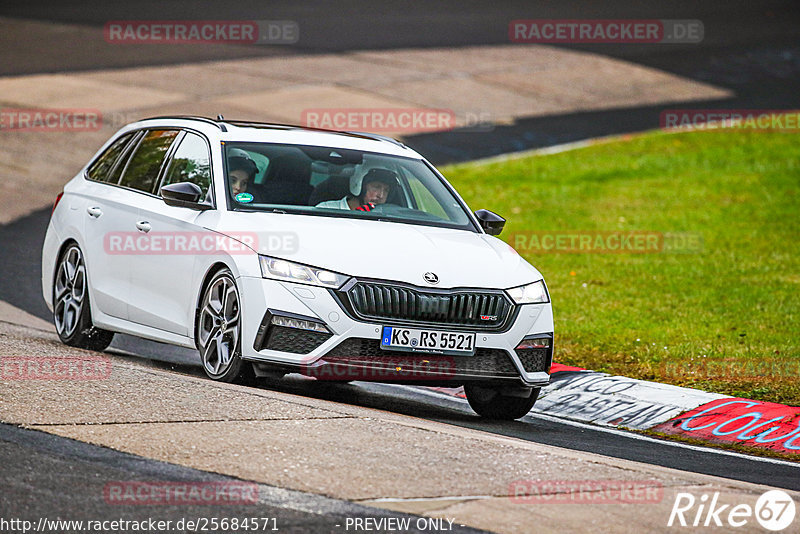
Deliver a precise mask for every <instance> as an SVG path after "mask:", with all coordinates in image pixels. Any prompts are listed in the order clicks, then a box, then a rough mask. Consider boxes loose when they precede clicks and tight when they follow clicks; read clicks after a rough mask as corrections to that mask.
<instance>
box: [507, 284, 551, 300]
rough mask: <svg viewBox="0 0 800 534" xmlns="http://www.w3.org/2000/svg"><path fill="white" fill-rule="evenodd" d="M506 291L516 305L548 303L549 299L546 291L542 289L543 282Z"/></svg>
mask: <svg viewBox="0 0 800 534" xmlns="http://www.w3.org/2000/svg"><path fill="white" fill-rule="evenodd" d="M506 291H507V292H508V295H509V296H510V297H511V298H512V299H513V300H514V302H516V303H517V304H536V303H541V302H550V297H549V296H547V290H546V289H545V288H544V280H539V281H538V282H534V283H532V284H528V285H526V286H520V287H514V288H511V289H507V290H506Z"/></svg>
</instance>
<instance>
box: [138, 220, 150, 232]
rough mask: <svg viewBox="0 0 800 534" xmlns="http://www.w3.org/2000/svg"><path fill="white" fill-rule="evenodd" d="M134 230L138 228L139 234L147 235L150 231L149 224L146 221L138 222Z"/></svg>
mask: <svg viewBox="0 0 800 534" xmlns="http://www.w3.org/2000/svg"><path fill="white" fill-rule="evenodd" d="M136 228H138V229H139V231H140V232H144V233H147V232H149V231H150V223H149V222H147V221H139V222H137V223H136Z"/></svg>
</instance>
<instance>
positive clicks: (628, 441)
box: [0, 0, 800, 531]
mask: <svg viewBox="0 0 800 534" xmlns="http://www.w3.org/2000/svg"><path fill="white" fill-rule="evenodd" d="M333 6H335V9H333ZM799 15H800V7H798V5H797V3H796V2H792V1H764V2H751V1H747V0H734V1H729V2H721V1H715V2H702V3H695V2H687V1H682V2H671V3H669V4H667V3H664V2H662V1H654V0H647V1H643V2H637V3H635V5H633V4H632V3H624V2H611V3H608V2H606V3H601V4H597V3H588V2H587V3H579V2H574V1H572V2H560V3H557V4H554V3H543V2H529V1H524V2H522V1H518V2H502V3H500V2H493V3H486V2H477V1H472V2H470V1H458V2H455V1H441V2H425V3H411V2H400V1H398V2H391V3H377V2H368V1H364V0H360V1H351V2H337V3H336V4H331V3H328V2H324V1H322V0H319V1H314V2H305V3H302V4H300V3H295V2H289V1H274V2H269V3H265V2H257V1H255V0H248V1H243V2H237V3H236V4H235V5H232V4H230V3H225V4H222V3H218V2H212V1H211V0H203V1H199V2H191V3H190V2H185V1H179V2H164V1H155V0H153V1H147V2H142V1H138V2H131V1H125V2H123V1H103V2H98V1H94V2H65V1H29V2H10V1H6V0H0V16H3V17H10V18H19V19H27V20H35V21H40V22H57V23H69V24H80V25H88V26H91V27H94V28H99V27H102V26H103V24H105V22H106V21H108V20H179V19H191V20H196V19H205V20H213V19H219V20H235V19H245V20H279V19H284V20H294V21H296V22H298V24H299V26H300V28H301V40H300V42H299V43H298V44H297V45H296V46H291V47H274V46H273V47H264V46H261V47H259V46H250V47H226V46H174V47H158V46H156V47H153V46H136V47H128V48H125V47H121V48H114V47H100V48H98V47H97V43H92V42H84V41H70V42H64V41H63V38H61V37H59V32H58V31H54V32H52V33H44V34H42V35H29V36H24V38H20V36H19V35H13V32H11V34H8V35H6V36H5V37H4V36H0V50H1V51H0V59H1V61H0V75H19V74H32V73H40V72H54V71H79V70H94V69H107V68H122V67H131V66H143V65H164V64H175V63H184V62H197V61H204V60H216V59H232V58H242V57H259V56H264V55H282V54H283V55H294V54H316V53H327V52H346V51H349V50H363V49H389V48H405V47H439V46H466V45H481V44H504V43H508V33H507V32H508V23H509V21H511V20H514V19H526V18H540V19H545V18H570V19H574V18H582V19H587V18H602V19H612V18H620V19H636V18H667V19H699V20H701V21H703V23H704V27H705V39H704V40H703V42H702V43H700V44H696V45H571V46H569V48H573V49H580V50H586V51H591V52H594V53H600V54H605V55H608V56H611V57H616V58H620V59H624V60H626V61H631V62H634V63H638V64H641V65H644V66H648V67H653V68H658V69H661V70H664V71H667V72H671V73H674V74H678V75H681V76H685V77H687V78H691V79H694V80H697V81H701V82H705V83H712V84H715V85H718V86H720V87H723V88H728V89H731V90H732V91H733V92H734V95H735V96H734V97H732V98H730V99H726V100H724V101H716V102H703V103H700V104H692V105H681V103H680V102H676V103H675V106H673V107H682V108H697V107H703V108H728V109H731V108H745V109H793V108H794V109H796V108H798V107H800V45H798V43H800V16H799ZM60 39H61V40H60ZM664 107H667V106H665V105H659V106H653V107H641V108H624V109H614V110H605V111H595V112H578V113H573V114H562V115H553V116H547V117H531V118H521V119H519V120H517V121H516V122H515V123H514V124H510V125H503V126H495V127H493V128H491V129H488V130H487V131H482V132H462V131H453V132H446V133H440V134H425V135H417V136H413V137H409V138H407V139H406V141H407V143H408V144H409V145H410V146H412V147H413V148H415V149H416V150H418V151H420V152H421V153H423V154H424V155H425V156H426V157H428V158H429V159H430V160H431V161H433V162H434V163H436V164H439V163H444V162H451V161H465V160H470V159H475V158H478V157H484V156H491V155H495V154H501V153H506V152H510V151H517V150H524V149H528V148H536V147H544V146H551V145H554V144H558V143H563V142H568V141H575V140H580V139H586V138H591V137H596V136H603V135H609V134H616V133H626V132H632V131H639V130H643V129H649V128H652V127H653V125H654V124H658V114H659V112H660V110H662V109H664ZM48 218H49V210H40V211H37V212H34V213H32V214H31V215H29V216H26V217H24V218H22V219H19V220H17V221H14V222H12V223H10V224H8V225H4V226H0V258H3V263H4V273H3V274H4V276H3V280H2V281H0V300H4V301H6V302H9V303H10V304H12V305H14V306H16V307H18V308H21V309H23V310H25V311H27V312H29V313H31V314H33V315H35V316H38V317H41V318H43V319H46V320H50V315H49V312H48V311H47V309H46V308H45V306H44V302H43V301H42V298H41V290H40V281H39V276H40V274H39V273H40V261H41V260H40V251H41V243H42V240H43V237H44V230H45V227H46V225H47V221H48ZM114 347H116V349H118V350H119V349H121V350H124V351H126V352H128V353H133V354H136V355H139V356H142V357H148V358H153V359H156V360H160V361H163V362H164V363H163V364H162V365H163V366H164V367H166V368H171V369H174V370H175V371H178V372H182V373H187V374H200V373H201V372H202V371H201V370H200V369H199V367H197V366H196V365H192V364H193V363H194V364H196V362H197V361H198V360H197V357H196V356H195V355H194V354H193V353H191V352H189V351H184V350H182V349H177V348H173V347H169V346H166V345H160V344H156V343H151V342H147V341H142V340H138V339H136V338H132V337H129V336H118V339H117V340H116V341H115V343H114ZM262 387H268V388H270V389H275V390H279V391H287V392H292V393H300V394H303V395H307V396H310V397H317V398H322V399H328V400H332V401H336V402H346V403H351V404H355V405H359V406H366V407H372V408H376V409H381V410H387V411H392V412H396V413H401V414H406V415H412V416H415V417H421V418H426V419H430V420H435V421H440V422H445V423H449V424H453V425H459V426H462V427H467V428H475V429H479V430H483V431H488V432H493V433H496V434H500V435H505V436H511V437H516V438H520V439H525V440H530V441H534V442H538V443H544V444H548V445H554V446H558V447H564V448H568V449H573V450H579V451H588V452H593V453H599V454H604V455H608V456H612V457H618V458H624V459H629V460H634V461H639V462H645V463H650V464H654V465H660V466H666V467H672V468H676V469H681V470H685V471H691V472H697V473H704V474H710V475H716V476H721V477H726V478H731V479H736V480H743V481H749V482H755V483H762V484H767V485H770V486H776V487H783V488H788V489H794V490H800V468H799V467H792V466H787V465H786V464H779V463H773V462H766V461H763V460H757V459H752V458H748V457H745V456H732V455H729V454H720V453H717V452H713V451H711V450H702V449H700V450H698V449H692V448H685V447H680V446H677V445H674V444H671V443H666V442H664V443H661V442H657V441H652V440H642V439H640V438H639V437H636V436H626V435H625V434H624V433H609V432H607V431H605V430H603V429H598V428H592V427H589V426H581V425H574V424H569V423H565V422H560V421H557V420H552V419H550V418H544V417H539V416H535V415H529V416H527V417H526V418H524V419H523V420H521V421H515V422H486V421H483V420H481V419H479V418H477V417H476V416H475V415H474V414H473V413H472V412H471V411H470V409H469V407H468V406H466V405H465V404H464V403H463V402H462V401H460V400H457V399H453V398H447V397H444V396H435V395H430V394H423V393H422V392H419V391H415V390H413V389H410V388H403V387H399V386H387V385H378V384H364V383H356V384H351V385H334V384H310V383H309V382H308V381H304V380H295V379H292V378H288V379H284V380H282V381H272V382H268V383H266V384H265V385H263V386H262ZM32 462H33V464H32ZM0 463H2V465H4V466H11V467H12V468H11V469H7V468H6V467H4V468H3V470H2V471H1V472H0V486H2V487H3V488H7V489H10V490H11V491H8V492H5V491H4V497H3V499H0V515H2V516H3V517H10V516H16V517H20V516H22V515H24V516H28V517H40V516H45V515H47V512H48V511H49V510H55V511H58V512H60V514H61V515H62V516H69V517H79V516H76V515H75V512H81V513H84V512H87V517H90V516H89V515H88V512H97V515H94V516H92V517H106V516H108V515H110V514H111V515H113V514H116V515H118V512H119V511H118V510H116V509H113V507H109V506H108V505H106V504H105V503H103V502H102V501H101V500H98V497H97V495H98V493H97V492H96V491H95V490H96V488H91V487H89V486H88V485H89V484H91V482H90V479H91V478H92V477H98V476H97V473H103V474H102V476H100V477H98V478H100V479H101V480H109V479H112V480H113V479H114V478H115V477H116V478H124V479H130V478H132V477H139V476H140V477H142V479H148V480H151V479H155V480H175V479H178V480H220V479H224V478H225V477H220V476H218V475H213V474H209V473H203V472H199V471H194V470H190V469H186V468H182V467H178V466H173V465H169V464H163V463H160V462H155V461H152V460H145V459H142V458H137V457H135V456H131V455H124V454H123V453H116V452H114V451H108V450H107V449H102V448H98V447H94V446H91V445H87V444H82V443H78V442H74V441H72V440H67V439H64V438H58V437H55V436H49V435H46V434H42V433H39V432H33V431H23V430H20V429H17V428H13V427H8V426H5V425H0ZM22 465H36V466H42V465H45V466H47V467H48V468H47V469H33V470H29V471H26V473H27V474H26V475H25V477H28V478H23V477H22V473H21V472H19V471H17V470H16V469H17V467H18V466H22ZM31 473H34V474H31ZM115 473H119V474H118V475H115ZM31 477H32V478H31ZM53 488H75V491H71V492H69V493H66V492H64V491H60V492H59V491H54V489H53ZM269 491H271V492H281V491H285V490H279V489H275V488H272V489H271V490H269ZM29 492H33V493H34V494H35V496H36V497H38V498H28V497H27V495H28V494H29ZM92 492H93V493H92ZM90 493H91V496H90V495H89V494H90ZM267 493H268V494H270V495H277V493H269V492H267ZM262 494H263V492H262ZM76 495H77V496H79V497H80V498H77V499H76V498H70V497H71V496H76ZM84 496H85V498H84ZM283 497H286V496H285V495H283ZM283 497H280V498H279V497H275V498H274V499H273V500H269V499H267V501H266V502H264V503H262V504H259V505H258V506H259V507H262V506H263V508H260V510H261V511H263V513H264V514H273V515H276V516H278V517H283V518H285V520H286V524H287V525H288V529H292V528H294V527H296V529H297V530H303V529H307V527H313V528H314V530H315V531H320V530H325V529H329V528H330V529H332V527H331V520H332V519H334V518H335V517H336V516H337V514H340V515H349V516H351V517H352V516H354V515H356V516H357V515H362V514H368V515H370V516H374V517H377V516H380V515H381V512H380V511H377V510H373V509H369V510H368V511H366V510H363V509H360V510H359V509H356V508H349V507H348V506H356V505H349V504H348V503H341V502H337V501H330V500H325V501H323V500H315V499H322V498H316V497H315V496H310V495H306V494H299V493H297V492H294V493H292V495H291V496H290V497H291V498H290V497H286V498H285V499H284V498H283ZM292 499H294V500H295V501H296V502H303V503H305V505H304V506H292V505H291V502H292ZM314 506H317V508H316V509H315V508H314ZM359 508H360V507H359ZM9 511H14V512H15V513H14V514H10V513H9ZM249 511H252V509H251V508H249V507H248V512H249ZM18 512H21V513H18ZM196 512H197V514H196V515H202V512H203V510H196ZM225 512H226V513H225V516H226V517H232V514H231V513H230V510H229V509H226V511H225ZM164 513H165V514H172V515H169V516H167V515H165V516H164V517H163V519H168V518H170V517H175V518H178V517H183V516H186V515H187V508H186V507H181V510H180V511H175V510H167V509H165V511H164ZM207 515H212V514H210V513H208V512H207ZM393 515H395V516H396V515H397V514H393ZM334 522H335V521H334Z"/></svg>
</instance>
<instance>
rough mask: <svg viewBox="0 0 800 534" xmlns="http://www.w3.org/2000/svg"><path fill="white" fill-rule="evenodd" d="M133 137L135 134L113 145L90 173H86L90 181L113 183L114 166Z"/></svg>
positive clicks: (124, 136)
mask: <svg viewBox="0 0 800 534" xmlns="http://www.w3.org/2000/svg"><path fill="white" fill-rule="evenodd" d="M132 137H133V133H129V134H126V135H123V136H122V137H120V138H119V139H117V140H116V141H115V142H114V143H112V144H111V146H110V147H108V148H107V149H106V150H105V152H103V153H102V154H101V155H100V157H99V158H97V159H96V160H95V162H94V163H92V166H91V167H89V171H88V172H87V173H86V174H87V176H88V177H89V179H90V180H97V181H98V182H108V181H111V172H112V171H113V170H114V164H115V163H116V162H117V160H118V159H119V156H120V154H122V152H123V151H124V149H125V146H126V145H127V144H128V142H129V141H130V140H131V138H132Z"/></svg>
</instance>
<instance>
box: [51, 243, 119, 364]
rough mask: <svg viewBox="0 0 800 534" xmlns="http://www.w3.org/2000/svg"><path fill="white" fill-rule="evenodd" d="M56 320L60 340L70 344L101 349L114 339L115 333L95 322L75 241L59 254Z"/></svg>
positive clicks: (54, 284)
mask: <svg viewBox="0 0 800 534" xmlns="http://www.w3.org/2000/svg"><path fill="white" fill-rule="evenodd" d="M53 323H54V324H55V327H56V333H57V334H58V337H59V339H61V342H62V343H64V344H65V345H69V346H70V347H78V348H81V349H88V350H96V351H102V350H104V349H105V348H106V347H108V346H109V345H110V344H111V340H112V339H114V332H109V331H108V330H103V329H101V328H97V327H96V326H94V325H93V324H92V308H91V303H90V302H89V290H88V285H87V277H86V263H85V262H84V260H83V252H81V249H80V247H78V245H77V244H76V243H72V244H70V245H69V246H68V247H67V248H66V249H64V251H63V252H62V253H61V255H60V256H59V257H58V263H57V264H56V272H55V276H54V277H53Z"/></svg>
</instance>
